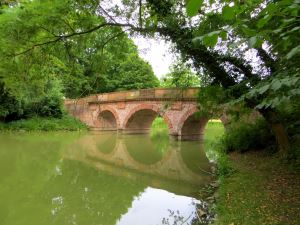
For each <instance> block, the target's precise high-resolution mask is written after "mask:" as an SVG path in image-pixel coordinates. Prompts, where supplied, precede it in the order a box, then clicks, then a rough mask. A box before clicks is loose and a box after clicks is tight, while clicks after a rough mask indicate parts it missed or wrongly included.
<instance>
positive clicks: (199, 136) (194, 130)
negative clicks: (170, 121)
mask: <svg viewBox="0 0 300 225" xmlns="http://www.w3.org/2000/svg"><path fill="white" fill-rule="evenodd" d="M207 122H208V119H207V118H205V117H199V115H198V113H197V112H195V113H193V114H192V115H190V116H189V117H188V118H187V119H186V120H185V121H184V123H183V125H182V128H181V133H180V136H179V139H180V140H203V137H204V129H205V126H206V124H207Z"/></svg>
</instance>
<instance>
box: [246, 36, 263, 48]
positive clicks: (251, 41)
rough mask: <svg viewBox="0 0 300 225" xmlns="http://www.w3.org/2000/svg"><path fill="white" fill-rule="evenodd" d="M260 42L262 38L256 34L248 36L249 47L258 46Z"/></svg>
mask: <svg viewBox="0 0 300 225" xmlns="http://www.w3.org/2000/svg"><path fill="white" fill-rule="evenodd" d="M262 43H263V40H262V39H260V38H259V37H258V36H254V37H251V38H249V46H250V47H251V48H260V47H261V45H262Z"/></svg>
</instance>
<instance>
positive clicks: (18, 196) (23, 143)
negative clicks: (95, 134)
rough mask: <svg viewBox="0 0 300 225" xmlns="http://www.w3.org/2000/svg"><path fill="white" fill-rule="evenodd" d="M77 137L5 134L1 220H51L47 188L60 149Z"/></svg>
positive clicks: (0, 153)
mask: <svg viewBox="0 0 300 225" xmlns="http://www.w3.org/2000/svg"><path fill="white" fill-rule="evenodd" d="M73 139H74V135H65V138H64V139H62V138H61V137H59V136H57V135H52V134H47V135H44V134H30V135H28V134H25V135H20V136H19V135H17V134H14V135H13V136H12V135H7V136H3V135H1V138H0V143H1V146H0V199H1V200H0V221H1V224H15V225H19V224H31V225H38V224H49V222H50V221H48V222H47V220H48V219H49V213H50V207H51V205H50V204H49V203H50V202H49V201H48V200H47V199H45V198H44V194H43V189H44V188H45V187H47V185H48V182H49V180H50V179H51V177H53V176H55V175H56V172H57V171H56V170H55V168H56V165H57V163H58V162H59V160H60V154H61V152H60V151H61V150H62V148H63V147H64V146H65V145H67V144H69V143H70V142H71V141H72V140H73Z"/></svg>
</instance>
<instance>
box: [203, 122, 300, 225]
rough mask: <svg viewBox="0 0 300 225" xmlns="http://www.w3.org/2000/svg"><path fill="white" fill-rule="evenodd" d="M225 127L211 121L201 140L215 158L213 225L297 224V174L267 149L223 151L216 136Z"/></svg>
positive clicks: (299, 215) (299, 194)
mask: <svg viewBox="0 0 300 225" xmlns="http://www.w3.org/2000/svg"><path fill="white" fill-rule="evenodd" d="M223 134H224V128H223V126H222V124H221V123H220V122H219V121H210V122H209V123H208V125H207V127H206V129H205V137H204V144H205V150H206V152H207V155H208V158H210V159H212V160H213V161H215V162H217V167H218V178H219V181H220V187H219V189H218V191H217V196H218V198H217V202H216V211H217V215H218V219H217V221H216V223H215V225H232V224H234V225H239V224H241V225H263V224H265V225H282V224H285V225H300V189H299V187H300V174H299V172H297V171H294V170H291V167H290V166H289V165H287V164H286V163H285V162H283V161H282V159H279V158H278V157H277V156H276V154H271V153H268V151H250V152H247V153H243V154H241V153H238V152H233V153H230V154H229V155H228V154H226V153H225V152H224V150H223V148H222V146H220V143H222V142H220V141H219V138H220V137H221V136H222V135H223Z"/></svg>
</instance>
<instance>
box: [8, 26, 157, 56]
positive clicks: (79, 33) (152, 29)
mask: <svg viewBox="0 0 300 225" xmlns="http://www.w3.org/2000/svg"><path fill="white" fill-rule="evenodd" d="M104 27H128V28H130V29H131V30H133V31H137V32H146V31H154V30H156V29H158V30H159V29H161V28H156V27H152V28H140V27H135V26H134V25H132V24H129V23H102V24H99V25H98V26H95V27H93V28H91V29H88V30H85V31H81V32H73V33H70V34H65V35H59V36H58V35H57V36H56V38H55V39H52V40H49V41H46V42H41V43H37V44H34V45H32V46H31V47H30V48H29V49H26V50H24V51H22V52H18V53H16V54H14V55H13V56H14V57H16V56H19V55H22V54H25V53H27V52H29V51H32V50H34V49H35V48H36V47H41V46H43V45H48V44H53V43H56V42H59V41H62V40H64V39H68V38H71V37H74V36H79V35H84V34H88V33H92V32H94V31H96V30H99V29H101V28H104Z"/></svg>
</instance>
